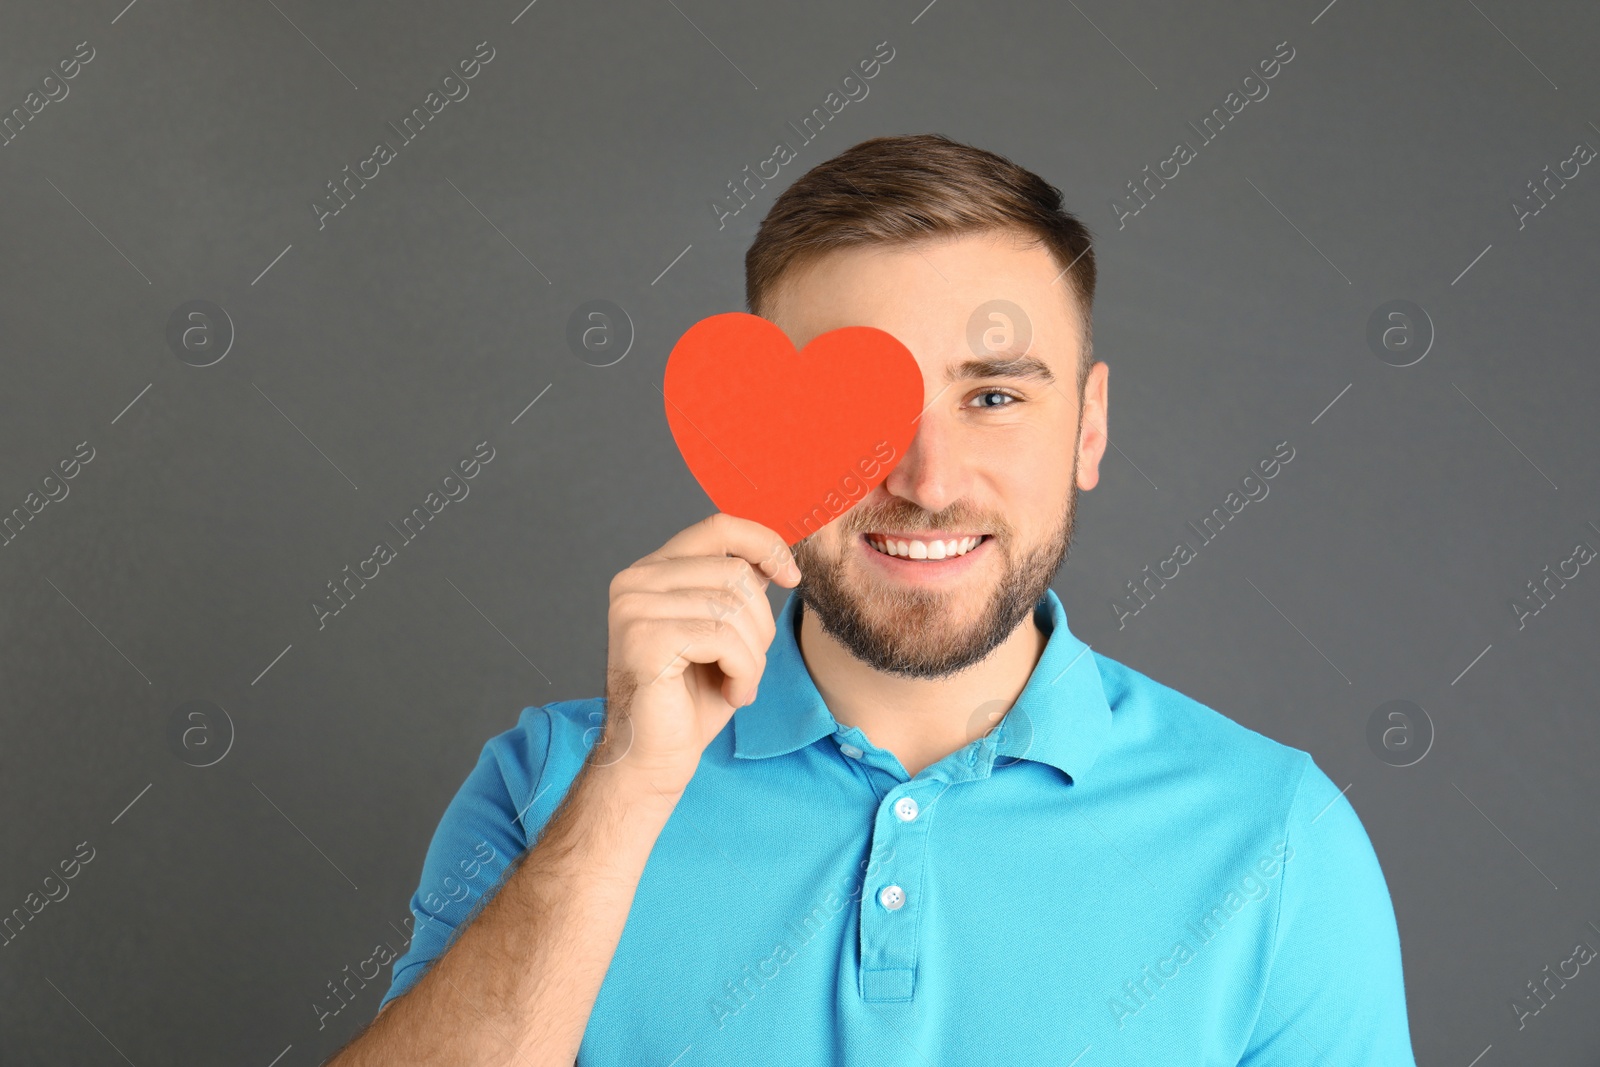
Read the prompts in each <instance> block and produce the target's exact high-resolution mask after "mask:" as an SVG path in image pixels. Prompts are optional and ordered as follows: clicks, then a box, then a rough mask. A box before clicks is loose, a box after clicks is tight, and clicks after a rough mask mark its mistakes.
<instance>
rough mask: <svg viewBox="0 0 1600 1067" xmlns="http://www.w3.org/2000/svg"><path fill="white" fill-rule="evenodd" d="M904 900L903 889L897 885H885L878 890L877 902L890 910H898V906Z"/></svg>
mask: <svg viewBox="0 0 1600 1067" xmlns="http://www.w3.org/2000/svg"><path fill="white" fill-rule="evenodd" d="M905 902H906V894H905V890H903V889H901V888H900V887H899V886H897V885H886V886H884V887H883V888H882V889H880V890H878V903H879V904H882V905H883V906H884V907H886V908H888V909H889V910H890V911H899V910H900V906H901V905H902V904H904V903H905Z"/></svg>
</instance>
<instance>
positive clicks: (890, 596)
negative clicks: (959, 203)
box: [769, 234, 1109, 678]
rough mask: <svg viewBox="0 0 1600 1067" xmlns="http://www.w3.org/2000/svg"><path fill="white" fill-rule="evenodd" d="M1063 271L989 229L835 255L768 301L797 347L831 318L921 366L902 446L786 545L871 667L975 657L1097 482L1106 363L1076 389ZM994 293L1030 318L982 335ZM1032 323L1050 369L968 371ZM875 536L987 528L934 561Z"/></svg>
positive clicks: (1042, 587) (908, 672) (1019, 610)
mask: <svg viewBox="0 0 1600 1067" xmlns="http://www.w3.org/2000/svg"><path fill="white" fill-rule="evenodd" d="M1060 275H1061V268H1060V266H1059V265H1058V264H1056V263H1055V262H1054V261H1053V260H1052V259H1051V258H1050V255H1049V253H1047V252H1046V251H1045V250H1044V249H1043V248H1040V247H1024V246H1023V242H1022V241H1021V239H1019V238H1015V237H1013V236H1012V235H1010V234H998V235H994V234H984V235H976V236H970V237H962V238H956V239H945V240H942V241H939V242H937V243H926V244H921V245H918V246H916V248H915V249H912V248H899V247H894V248H887V247H877V248H873V247H864V248H858V249H849V250H844V251H839V252H833V253H830V254H829V255H827V256H826V257H825V258H823V259H821V260H819V261H817V262H816V263H814V264H812V265H810V266H808V267H806V268H803V269H801V270H800V271H797V272H796V273H795V274H794V275H793V276H792V278H791V279H787V281H789V282H790V284H789V285H788V286H787V287H786V288H785V290H784V291H783V292H781V293H779V294H777V296H776V297H775V299H773V300H772V302H771V305H770V307H769V317H770V318H771V319H772V321H773V322H775V323H777V325H778V326H779V327H781V328H782V329H783V331H784V332H785V333H786V334H788V336H789V337H790V339H791V340H793V341H794V343H795V345H796V346H804V345H805V344H806V343H807V342H809V341H810V340H811V339H812V338H813V337H816V336H817V335H819V334H822V333H826V332H827V331H829V330H833V329H837V328H839V327H841V326H876V327H877V328H879V329H881V330H885V331H887V332H888V333H891V334H893V335H894V336H895V337H896V338H898V339H899V340H900V341H901V343H903V344H904V345H905V346H906V347H907V348H909V349H910V350H911V353H912V355H914V356H915V357H916V360H917V364H918V365H919V366H920V367H921V368H922V378H923V382H924V383H925V386H924V396H923V403H924V404H925V407H924V410H923V412H922V415H921V417H920V418H919V419H918V421H917V429H916V436H915V437H914V439H913V440H912V442H911V445H910V447H909V449H908V450H907V452H906V454H905V456H904V457H902V458H901V459H900V461H899V463H898V464H897V465H896V466H895V468H894V470H893V471H892V472H891V473H890V475H889V477H888V479H887V480H886V481H885V482H884V483H883V484H882V485H880V486H879V487H878V488H877V489H875V490H873V491H872V492H871V493H869V494H868V495H867V496H865V497H863V498H862V499H861V500H860V501H858V502H857V503H856V505H855V506H854V507H853V508H851V509H850V510H849V511H847V512H845V513H844V514H843V515H840V516H839V517H838V518H837V519H835V520H834V521H833V522H832V523H830V524H829V525H827V526H826V527H824V528H822V529H821V530H819V531H817V532H816V533H815V534H813V535H811V536H810V537H807V538H806V539H804V540H802V541H801V542H800V543H799V544H798V545H797V546H796V547H795V550H794V551H795V558H796V560H797V562H798V563H799V564H800V569H801V571H802V572H804V577H803V579H802V580H801V583H800V585H799V587H798V588H797V590H796V595H798V596H799V597H800V598H801V601H802V602H803V603H804V605H805V607H806V608H807V610H809V611H813V612H815V613H816V616H817V619H818V621H819V622H820V623H821V625H822V627H823V630H824V631H825V632H827V633H829V634H831V635H832V636H834V637H835V638H836V639H838V640H839V641H840V642H841V643H842V644H844V645H845V647H846V648H848V649H849V650H850V651H851V653H852V654H853V655H854V656H856V658H858V659H860V660H861V661H863V662H865V663H868V664H870V665H871V666H873V667H875V668H877V669H878V670H881V671H886V672H890V673H894V674H900V675H903V676H906V677H915V678H937V677H942V676H944V675H947V674H950V673H952V672H954V671H958V670H960V669H962V668H963V667H967V666H969V665H971V664H973V663H975V662H977V661H979V660H981V659H983V658H984V657H985V656H987V655H988V654H989V652H991V651H992V650H993V649H994V648H995V647H996V646H998V645H999V644H1000V643H1001V642H1003V641H1004V640H1005V639H1006V638H1007V637H1009V636H1010V635H1011V634H1012V633H1013V632H1015V630H1016V627H1017V625H1018V624H1019V623H1020V622H1022V621H1023V620H1024V619H1025V618H1026V617H1027V616H1028V614H1029V613H1030V612H1031V611H1032V610H1033V607H1034V605H1035V604H1037V603H1038V601H1039V599H1040V598H1041V597H1043V596H1044V594H1045V591H1046V589H1047V588H1048V587H1049V585H1050V580H1051V579H1052V578H1053V577H1054V575H1055V573H1056V570H1057V569H1058V568H1059V567H1060V565H1061V562H1062V560H1064V559H1065V558H1066V554H1067V546H1068V543H1069V541H1070V538H1071V535H1072V521H1073V512H1074V506H1075V504H1076V501H1077V493H1078V490H1079V489H1093V488H1094V486H1095V485H1096V484H1097V483H1098V481H1099V468H1100V457H1101V455H1102V454H1103V453H1104V452H1105V447H1106V401H1105V397H1106V376H1107V373H1108V369H1109V368H1107V366H1106V365H1105V364H1104V363H1096V364H1094V366H1093V368H1092V370H1091V372H1090V375H1089V380H1088V383H1087V385H1086V388H1085V391H1084V392H1085V395H1084V397H1083V398H1082V399H1081V402H1080V398H1079V396H1078V392H1077V366H1078V356H1079V348H1080V337H1081V331H1080V323H1079V318H1078V315H1077V313H1076V310H1075V307H1074V303H1073V300H1072V299H1071V297H1070V294H1069V291H1068V289H1067V284H1068V282H1067V279H1066V278H1065V277H1064V276H1060ZM1058 276H1059V280H1058ZM997 300H1004V301H1009V302H1010V303H1011V304H1013V305H1015V306H1016V307H1017V308H1020V309H1021V312H1022V314H1023V315H1024V316H1025V318H1026V324H1025V325H1023V324H1021V323H1018V322H1011V321H1007V320H1006V318H995V319H991V318H988V317H987V316H985V315H980V322H979V327H980V329H979V331H978V333H979V334H980V336H979V337H978V339H977V341H976V344H975V343H974V340H973V331H972V329H971V323H972V319H973V316H974V313H975V312H979V311H980V309H984V308H985V307H986V305H990V304H991V303H992V302H994V301H997ZM1014 317H1015V316H1014V315H1010V316H1007V318H1014ZM984 330H988V331H989V332H988V333H987V334H986V335H983V331H984ZM1007 330H1009V331H1010V335H1009V337H1008V334H1007ZM1027 333H1031V341H1030V342H1028V346H1027V349H1026V352H1025V355H1026V356H1027V357H1031V358H1032V359H1036V360H1038V361H1039V362H1040V363H1042V364H1043V366H1044V369H1045V370H1046V371H1047V372H1048V373H1049V375H1050V376H1052V377H1053V379H1054V380H1053V382H1051V381H1045V380H1043V378H1042V377H1040V376H1038V375H1036V374H1029V373H1027V372H1026V371H1025V370H1023V371H1019V370H1016V369H1013V370H1010V371H1007V370H1000V371H999V372H998V373H990V372H982V373H981V374H980V376H977V377H969V376H967V373H968V372H967V369H966V368H965V367H964V365H965V364H968V363H971V362H976V361H979V360H983V359H988V360H1004V359H1006V358H1007V355H1008V354H1007V353H1004V351H1003V350H1004V349H1005V347H1006V343H1007V342H1008V341H1009V340H1010V339H1011V338H1017V339H1018V340H1021V339H1022V337H1023V335H1025V334H1027ZM949 374H954V375H955V376H956V377H955V380H954V381H953V382H952V381H951V380H950V378H949V377H948V375H949ZM1080 415H1081V419H1080ZM877 534H890V535H892V536H891V539H892V540H895V541H899V542H907V541H911V540H922V541H924V542H927V541H931V540H941V541H948V540H951V539H961V538H964V537H966V538H970V537H982V538H983V540H982V541H981V542H980V543H979V544H978V545H977V546H976V547H975V548H972V549H970V550H969V551H968V552H966V553H965V554H962V555H960V556H959V557H958V558H952V557H950V556H949V555H948V547H946V548H945V549H943V550H941V549H933V551H932V554H934V555H937V554H940V552H941V551H943V552H945V554H946V558H945V559H942V560H939V561H933V560H929V559H915V558H913V559H907V558H902V557H893V556H888V555H884V554H883V553H881V552H880V551H879V550H878V549H877V548H875V547H873V541H875V540H878V538H876V537H875V536H873V535H877ZM919 534H920V535H921V536H920V537H918V536H916V535H919ZM930 547H931V546H930ZM964 547H965V545H964V544H962V545H958V546H957V551H960V549H961V548H964ZM913 553H914V554H920V550H919V549H917V548H915V547H914V548H913Z"/></svg>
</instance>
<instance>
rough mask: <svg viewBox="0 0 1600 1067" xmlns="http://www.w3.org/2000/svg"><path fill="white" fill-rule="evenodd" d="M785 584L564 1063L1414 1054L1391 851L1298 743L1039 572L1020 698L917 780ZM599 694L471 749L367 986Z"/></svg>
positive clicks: (535, 781) (502, 847)
mask: <svg viewBox="0 0 1600 1067" xmlns="http://www.w3.org/2000/svg"><path fill="white" fill-rule="evenodd" d="M800 609H801V604H800V601H799V599H798V598H797V597H795V596H794V595H793V593H792V592H791V593H790V595H789V597H788V600H787V601H786V602H785V604H784V606H783V609H782V611H781V612H780V613H779V616H778V619H777V623H778V628H777V635H776V637H775V638H774V639H773V642H772V646H771V648H770V649H769V650H768V655H767V667H766V671H765V674H764V675H763V678H762V681H761V687H760V692H759V695H758V697H757V699H756V700H755V702H754V703H752V704H750V705H749V706H747V707H744V708H740V709H739V710H738V711H736V712H735V713H734V715H733V717H732V719H731V720H730V722H729V723H728V725H727V727H726V728H725V729H723V731H722V732H721V733H720V734H718V736H717V737H716V738H715V739H714V740H713V741H712V742H711V744H710V745H709V747H707V749H706V750H705V754H704V756H703V757H702V758H701V761H700V765H699V768H698V770H697V771H696V772H695V775H694V778H693V779H692V780H691V781H690V783H689V786H688V788H687V790H685V792H684V794H683V796H682V798H681V799H680V801H679V803H678V805H677V807H676V808H675V809H674V811H673V813H672V815H671V817H670V818H669V819H668V821H667V823H666V825H665V827H664V829H663V831H662V833H661V836H660V838H659V839H658V841H657V843H656V846H655V849H654V851H653V852H652V853H651V855H650V859H649V862H648V864H647V865H646V867H645V870H644V875H643V878H642V879H641V881H640V883H639V887H638V891H637V893H636V895H635V898H634V902H633V907H632V910H631V911H630V913H629V915H628V921H627V925H626V927H625V928H624V930H623V933H622V938H621V942H620V944H619V945H618V948H617V953H616V956H615V957H614V958H613V960H612V962H611V967H610V969H609V970H608V971H607V973H606V977H605V981H604V983H603V984H602V985H601V988H600V992H599V996H598V998H597V1000H596V1002H595V1006H594V1011H593V1013H592V1014H591V1016H590V1018H589V1023H588V1028H587V1030H586V1031H585V1033H584V1039H583V1045H582V1048H581V1050H580V1053H579V1056H578V1064H579V1067H585V1065H589V1064H594V1065H599V1064H617V1063H654V1064H661V1065H666V1064H673V1065H674V1067H692V1065H694V1064H707V1063H709V1064H747V1063H764V1062H769V1061H770V1060H771V1059H772V1057H774V1056H778V1057H779V1058H780V1059H781V1060H782V1061H783V1062H787V1063H804V1064H847V1065H859V1067H895V1065H905V1067H928V1065H930V1064H943V1063H976V1062H984V1063H1011V1064H1039V1063H1059V1064H1063V1065H1065V1064H1078V1065H1081V1067H1099V1065H1121V1064H1144V1063H1184V1064H1194V1065H1201V1064H1204V1065H1221V1064H1244V1065H1250V1067H1266V1065H1275V1067H1276V1065H1285V1067H1286V1065H1289V1064H1294V1065H1297V1067H1299V1065H1304V1064H1313V1063H1316V1064H1327V1065H1339V1067H1346V1065H1352V1064H1361V1065H1362V1067H1401V1065H1404V1067H1415V1061H1414V1060H1413V1058H1412V1052H1411V1042H1410V1033H1409V1029H1408V1025H1407V1020H1406V1008H1405V990H1404V985H1403V976H1402V971H1401V958H1400V939H1399V934H1398V931H1397V929H1396V925H1395V919H1394V911H1393V908H1392V906H1391V904H1390V901H1389V894H1388V889H1387V886H1386V885H1385V882H1384V878H1383V872H1382V871H1381V870H1380V868H1379V865H1378V859H1377V856H1376V855H1375V854H1374V853H1373V849H1372V845H1371V843H1370V842H1369V841H1368V839H1367V835H1366V831H1365V830H1364V829H1363V828H1362V825H1361V822H1360V820H1359V819H1358V818H1357V817H1356V812H1355V810H1354V809H1353V808H1352V807H1351V806H1350V803H1349V801H1348V800H1347V799H1346V798H1345V797H1344V796H1343V795H1342V794H1341V791H1340V789H1339V787H1338V786H1336V785H1335V784H1334V783H1333V782H1332V781H1330V780H1329V778H1328V776H1327V775H1326V774H1324V773H1323V772H1322V770H1320V769H1319V768H1318V767H1317V765H1316V764H1315V763H1314V762H1313V761H1312V759H1311V757H1310V756H1309V755H1308V754H1306V753H1305V752H1302V751H1300V750H1298V749H1294V748H1289V747H1287V746H1284V745H1281V744H1279V743H1277V742H1275V741H1272V740H1270V739H1268V738H1266V737H1264V736H1262V735H1261V734H1258V733H1255V732H1254V731H1252V730H1249V729H1246V728H1245V727H1243V726H1240V725H1239V724H1237V723H1235V722H1233V721H1232V720H1230V719H1228V718H1226V717H1224V716H1223V715H1221V714H1219V713H1217V712H1215V711H1213V710H1211V709H1210V708H1208V707H1206V706H1204V705H1202V704H1200V703H1197V702H1196V701H1194V700H1191V699H1190V698H1188V697H1186V696H1184V695H1182V694H1181V693H1178V692H1175V691H1174V690H1172V689H1169V688H1167V687H1166V686H1163V685H1161V684H1160V683H1158V682H1155V681H1152V680H1151V679H1150V678H1147V677H1145V676H1144V675H1142V674H1140V673H1138V672H1137V671H1134V670H1132V669H1130V668H1128V667H1126V666H1123V665H1122V664H1121V663H1118V662H1116V661H1115V660H1112V659H1108V658H1106V657H1105V656H1103V655H1100V654H1099V653H1097V652H1093V651H1091V650H1090V649H1089V647H1088V646H1087V645H1085V644H1084V643H1083V642H1082V641H1080V640H1079V639H1078V638H1077V637H1074V636H1073V635H1072V633H1071V632H1070V631H1069V630H1068V629H1067V617H1066V612H1065V611H1064V610H1063V608H1062V605H1061V601H1060V599H1059V598H1058V597H1057V596H1056V594H1055V592H1054V591H1049V592H1047V594H1046V595H1045V597H1044V598H1043V599H1042V600H1041V601H1040V602H1039V604H1038V605H1037V606H1036V607H1035V609H1034V618H1035V621H1036V622H1037V623H1038V625H1039V627H1040V628H1041V629H1042V630H1043V631H1045V632H1047V633H1048V634H1049V640H1048V643H1047V644H1046V646H1045V650H1044V653H1043V655H1042V656H1041V658H1040V660H1039V662H1038V664H1037V665H1036V666H1035V668H1034V671H1033V674H1032V675H1031V677H1030V678H1029V680H1028V683H1027V686H1026V688H1024V690H1023V692H1022V695H1021V697H1020V698H1019V699H1018V700H1017V701H1016V703H1015V704H1014V705H1013V706H1012V708H1011V710H1010V711H1009V713H1008V714H1007V715H1006V716H1005V718H1004V719H1003V720H1002V721H1001V722H1000V723H999V725H997V726H996V727H995V728H994V729H993V730H991V731H990V732H989V733H988V734H987V735H986V736H984V737H983V738H981V739H980V740H978V741H975V742H973V743H971V744H969V745H967V746H966V747H964V748H962V749H960V750H959V751H956V752H953V753H951V754H950V755H949V756H947V757H945V758H944V759H942V760H940V761H939V762H937V763H934V764H932V765H931V766H929V767H927V768H925V769H924V770H923V771H922V772H921V773H919V774H917V775H916V776H915V777H912V776H910V775H908V774H907V773H906V771H905V768H904V767H902V766H901V764H900V761H899V760H898V759H897V758H896V757H895V756H894V755H893V754H892V753H890V752H888V751H887V750H885V749H881V748H878V747H877V746H875V745H874V744H873V743H872V742H871V741H870V740H868V739H867V737H866V735H865V734H863V733H862V732H861V731H860V730H859V729H856V728H853V727H843V726H841V725H840V724H839V722H838V721H837V720H836V719H835V718H834V717H833V715H832V713H831V712H829V710H828V708H827V705H826V704H824V703H823V700H822V697H821V695H820V694H819V693H818V692H817V688H816V686H815V684H814V683H813V681H812V679H811V675H810V673H809V672H808V670H807V669H806V665H805V662H804V660H803V659H802V657H801V655H800V650H799V646H798V645H797V643H796V633H797V624H798V619H799V613H800ZM603 708H604V702H603V700H600V699H593V700H576V701H562V702H559V703H554V704H547V705H544V706H542V707H530V708H526V709H524V710H523V712H522V714H521V716H520V718H519V719H518V722H517V725H516V727H515V728H513V729H510V730H507V731H506V732H505V733H502V734H500V735H498V736H497V737H494V738H492V739H490V740H489V742H488V743H487V744H485V745H484V748H483V752H482V755H481V756H480V757H479V759H478V763H477V766H476V767H475V768H474V769H473V770H472V772H471V773H470V774H469V775H468V776H467V779H466V781H465V783H464V784H463V785H462V786H461V789H460V791H459V792H458V793H457V794H456V796H455V798H454V799H453V800H452V801H451V802H450V804H449V805H448V807H447V808H446V809H445V812H444V815H443V818H442V819H441V820H440V823H439V827H438V830H437V831H436V832H435V834H434V837H433V841H432V844H431V845H430V847H429V849H428V852H427V857H426V860H425V862H424V864H423V868H422V878H421V883H420V885H419V886H418V888H417V891H416V893H415V894H414V895H413V897H412V899H411V909H412V911H413V913H414V914H415V916H416V922H415V933H414V935H413V937H412V940H411V942H410V945H409V947H408V948H407V950H406V952H405V953H404V955H402V956H400V957H399V958H398V959H396V960H395V961H394V970H393V977H392V980H391V985H390V988H389V991H388V994H387V995H386V996H385V997H384V1000H383V1003H385V1004H386V1003H388V1002H389V1001H390V1000H393V999H394V998H395V997H397V996H400V995H401V994H403V993H405V992H406V990H408V989H410V988H411V987H412V986H413V985H415V984H416V982H417V980H418V979H419V978H421V977H422V975H423V973H424V972H425V971H426V970H427V969H428V967H429V966H430V964H432V962H433V961H434V960H435V959H437V958H438V957H439V956H441V955H442V954H443V953H444V951H445V949H446V947H447V944H448V942H449V939H450V937H451V935H452V933H453V932H454V931H455V930H456V929H458V928H459V927H460V926H461V925H462V923H463V922H464V921H465V920H466V919H467V918H468V917H469V915H470V914H471V913H472V912H473V908H474V906H475V905H476V904H477V903H478V902H479V900H480V899H481V898H483V897H484V895H485V893H490V894H492V892H493V890H494V888H495V886H496V882H497V880H498V878H499V877H500V876H501V874H502V873H503V872H504V871H505V869H506V865H507V863H508V862H509V861H510V860H511V859H512V858H513V857H514V856H515V855H517V854H519V853H521V852H523V851H525V850H526V849H528V848H529V847H530V845H531V844H532V843H533V842H534V841H535V840H536V838H537V835H538V833H539V831H540V829H541V827H543V826H544V825H545V823H546V822H547V821H548V820H549V819H550V817H551V814H552V813H553V811H554V809H555V807H556V805H557V804H558V803H560V801H561V798H562V796H563V795H564V794H565V792H566V791H567V788H568V787H569V786H570V785H571V783H572V781H573V779H574V777H575V776H576V775H577V773H578V771H579V769H580V767H581V765H582V762H583V758H584V755H585V753H586V752H587V751H588V749H589V747H590V746H591V745H592V744H593V742H594V740H595V738H596V736H597V735H598V733H599V727H600V724H601V722H602V712H603Z"/></svg>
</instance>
